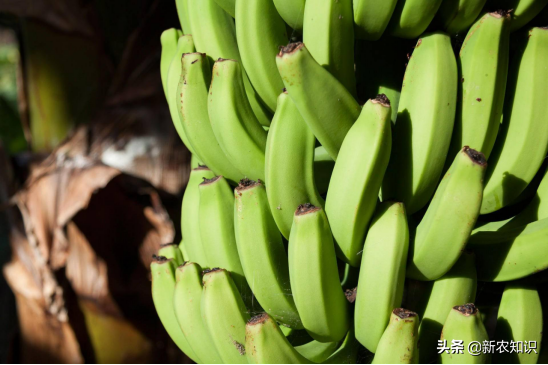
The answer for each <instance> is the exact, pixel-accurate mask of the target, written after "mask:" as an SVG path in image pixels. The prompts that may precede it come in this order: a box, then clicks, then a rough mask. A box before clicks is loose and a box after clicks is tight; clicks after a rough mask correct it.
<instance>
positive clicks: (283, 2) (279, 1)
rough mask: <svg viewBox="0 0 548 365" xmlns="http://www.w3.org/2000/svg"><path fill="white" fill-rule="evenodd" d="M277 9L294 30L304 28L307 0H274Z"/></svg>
mask: <svg viewBox="0 0 548 365" xmlns="http://www.w3.org/2000/svg"><path fill="white" fill-rule="evenodd" d="M273 1H274V6H276V10H278V13H279V14H280V16H281V17H282V18H283V20H284V21H285V22H286V23H287V24H288V25H289V26H290V27H291V28H293V29H294V30H296V31H300V30H302V29H303V22H304V7H305V1H306V0H273Z"/></svg>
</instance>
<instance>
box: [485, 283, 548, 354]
mask: <svg viewBox="0 0 548 365" xmlns="http://www.w3.org/2000/svg"><path fill="white" fill-rule="evenodd" d="M542 323H543V316H542V306H541V304H540V297H539V294H538V292H537V289H536V288H535V286H534V285H531V284H525V283H520V282H516V283H508V284H506V287H505V288H504V293H503V294H502V299H501V301H500V306H499V311H498V318H497V328H496V332H495V339H496V340H498V341H501V340H504V341H508V342H511V341H514V342H518V341H519V342H521V343H522V348H521V349H520V350H521V353H515V352H514V353H509V352H500V353H499V352H495V353H494V355H493V361H494V362H495V363H498V364H536V363H537V361H538V357H539V353H540V350H541V346H540V345H541V341H542ZM529 342H535V346H534V347H535V350H534V351H533V350H529V351H527V347H529V346H527V345H525V344H528V343H529ZM527 352H529V353H527Z"/></svg>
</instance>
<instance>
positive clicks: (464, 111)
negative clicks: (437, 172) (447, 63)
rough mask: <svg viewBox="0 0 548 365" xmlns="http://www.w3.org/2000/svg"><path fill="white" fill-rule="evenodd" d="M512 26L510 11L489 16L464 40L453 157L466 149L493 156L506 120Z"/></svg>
mask: <svg viewBox="0 0 548 365" xmlns="http://www.w3.org/2000/svg"><path fill="white" fill-rule="evenodd" d="M509 25H510V15H509V14H508V13H507V12H504V11H499V12H494V13H486V14H485V15H484V16H482V17H481V18H480V19H478V21H477V22H476V23H475V24H474V25H473V26H472V28H471V29H470V31H469V32H468V35H467V36H466V39H465V40H464V43H463V45H462V48H461V50H460V57H459V58H458V64H459V76H460V82H459V98H458V104H457V115H456V118H455V128H454V131H453V137H452V140H451V146H450V147H449V156H454V155H456V154H457V153H458V151H459V150H460V149H461V148H462V146H470V147H471V148H474V149H476V150H478V151H480V152H482V153H483V154H484V155H485V158H487V159H488V158H489V155H490V154H491V150H492V149H493V145H494V144H495V139H496V137H497V133H498V131H499V125H500V122H501V119H502V107H503V104H504V92H505V90H506V75H507V73H508V53H509V48H510V46H509V43H510V28H509ZM448 160H449V159H448ZM446 163H447V161H446Z"/></svg>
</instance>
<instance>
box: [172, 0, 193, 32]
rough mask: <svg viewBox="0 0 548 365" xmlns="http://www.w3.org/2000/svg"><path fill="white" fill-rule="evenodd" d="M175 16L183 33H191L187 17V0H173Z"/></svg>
mask: <svg viewBox="0 0 548 365" xmlns="http://www.w3.org/2000/svg"><path fill="white" fill-rule="evenodd" d="M175 6H176V7H177V16H178V17H179V23H180V24H181V29H182V30H183V33H184V34H192V32H191V31H190V19H189V18H188V0H175Z"/></svg>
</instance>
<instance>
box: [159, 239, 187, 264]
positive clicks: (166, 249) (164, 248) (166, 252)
mask: <svg viewBox="0 0 548 365" xmlns="http://www.w3.org/2000/svg"><path fill="white" fill-rule="evenodd" d="M158 256H163V257H165V258H167V259H172V260H173V262H174V264H175V265H176V266H179V265H182V264H183V262H184V259H183V252H182V251H181V250H179V246H178V245H176V244H175V243H168V244H166V245H160V249H159V250H158Z"/></svg>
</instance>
